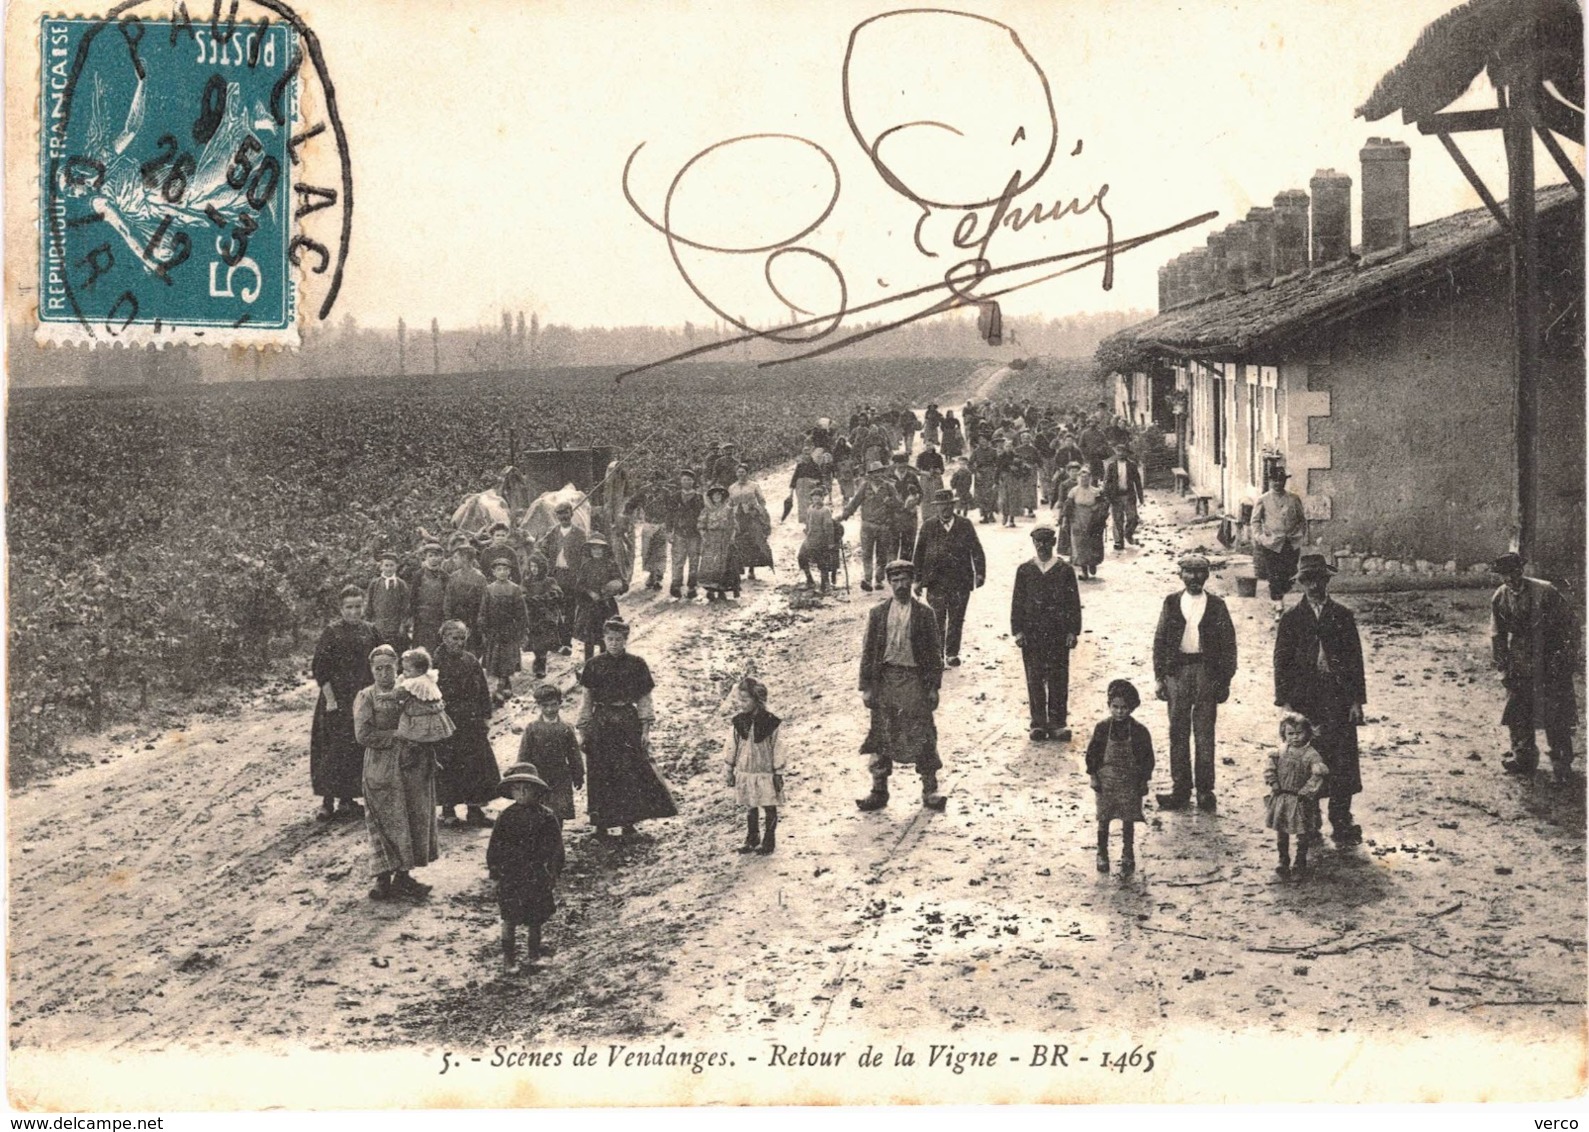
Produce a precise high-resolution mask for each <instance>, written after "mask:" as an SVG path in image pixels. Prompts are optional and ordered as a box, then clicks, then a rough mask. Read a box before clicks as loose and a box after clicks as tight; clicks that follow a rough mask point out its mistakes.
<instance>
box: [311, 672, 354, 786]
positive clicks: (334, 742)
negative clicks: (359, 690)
mask: <svg viewBox="0 0 1589 1132" xmlns="http://www.w3.org/2000/svg"><path fill="white" fill-rule="evenodd" d="M300 718H301V717H300ZM309 782H310V785H311V786H312V788H313V789H314V792H315V794H316V795H318V796H319V797H321V798H362V797H364V748H363V747H361V746H359V743H358V740H357V739H355V738H354V737H353V697H352V696H347V697H345V698H342V699H339V700H338V701H337V710H336V711H326V701H325V693H324V692H322V693H321V694H320V699H319V701H318V702H316V704H315V707H314V720H313V722H312V724H311V725H310V731H309Z"/></svg>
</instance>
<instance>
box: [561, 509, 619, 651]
mask: <svg viewBox="0 0 1589 1132" xmlns="http://www.w3.org/2000/svg"><path fill="white" fill-rule="evenodd" d="M610 550H611V547H610V546H609V545H608V543H607V539H606V538H605V537H604V536H602V535H591V536H590V538H588V539H586V540H585V560H584V561H583V562H581V563H580V564H579V569H578V570H576V571H574V629H573V633H574V636H576V637H578V638H579V639H580V641H581V643H583V645H584V646H585V659H586V660H589V659H590V658H591V656H592V655H594V654H595V653H596V652H598V651H599V650H600V649H601V648H602V647H603V646H602V636H603V635H602V626H603V625H605V624H606V623H607V621H608V619H609V618H613V617H616V616H618V595H619V594H621V593H625V592H627V591H628V589H629V583H628V582H626V581H624V580H623V577H622V575H621V574H620V572H619V569H618V563H617V561H616V560H615V559H614V558H613V557H612V555H611V554H610V553H609V551H610Z"/></svg>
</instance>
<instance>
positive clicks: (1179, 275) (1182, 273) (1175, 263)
mask: <svg viewBox="0 0 1589 1132" xmlns="http://www.w3.org/2000/svg"><path fill="white" fill-rule="evenodd" d="M1188 298H1190V296H1189V295H1188V294H1187V287H1186V256H1185V255H1184V254H1182V255H1178V256H1176V257H1175V258H1174V259H1172V260H1170V305H1171V306H1172V307H1173V306H1179V305H1180V304H1181V303H1184V302H1186V300H1187V299H1188Z"/></svg>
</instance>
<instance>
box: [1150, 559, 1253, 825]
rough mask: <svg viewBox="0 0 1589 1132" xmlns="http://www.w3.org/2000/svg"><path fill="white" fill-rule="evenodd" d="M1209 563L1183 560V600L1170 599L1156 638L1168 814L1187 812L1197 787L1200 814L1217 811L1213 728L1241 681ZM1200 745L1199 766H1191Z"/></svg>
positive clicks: (1231, 628) (1232, 635)
mask: <svg viewBox="0 0 1589 1132" xmlns="http://www.w3.org/2000/svg"><path fill="white" fill-rule="evenodd" d="M1208 572H1209V570H1208V559H1206V558H1204V557H1203V556H1202V555H1200V554H1190V555H1187V556H1186V557H1185V558H1183V559H1181V582H1182V585H1183V588H1182V589H1181V590H1180V591H1179V592H1178V593H1173V594H1170V595H1169V596H1168V597H1166V598H1165V599H1164V607H1163V608H1162V609H1161V610H1160V611H1159V625H1158V629H1157V630H1156V631H1155V632H1154V634H1153V679H1154V681H1155V685H1156V686H1155V691H1156V692H1157V694H1158V698H1159V699H1161V700H1164V701H1165V702H1167V703H1168V704H1169V711H1170V778H1171V788H1170V793H1168V794H1160V795H1159V798H1158V802H1159V808H1160V809H1162V810H1184V809H1185V808H1186V807H1187V804H1188V803H1189V802H1190V800H1191V797H1192V789H1193V786H1194V785H1195V786H1196V788H1197V808H1198V809H1200V810H1212V809H1214V805H1215V803H1214V762H1215V760H1214V724H1215V721H1216V720H1217V718H1218V714H1219V705H1220V704H1222V703H1224V702H1225V701H1226V700H1227V699H1228V698H1229V697H1230V681H1231V678H1232V677H1233V676H1235V675H1236V626H1235V625H1234V624H1233V623H1232V622H1231V619H1230V610H1228V609H1227V608H1226V607H1225V602H1224V600H1223V599H1221V598H1219V597H1217V596H1215V595H1214V594H1211V593H1209V592H1207V590H1206V589H1205V587H1206V586H1207V585H1208ZM1194 741H1195V743H1196V747H1197V764H1196V767H1195V773H1194V768H1193V765H1192V745H1193V743H1194Z"/></svg>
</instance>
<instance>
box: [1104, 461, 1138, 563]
mask: <svg viewBox="0 0 1589 1132" xmlns="http://www.w3.org/2000/svg"><path fill="white" fill-rule="evenodd" d="M1103 497H1104V498H1105V499H1107V500H1108V501H1109V516H1110V518H1111V520H1112V521H1113V523H1114V530H1115V549H1116V550H1124V549H1125V548H1126V543H1128V542H1129V543H1130V544H1131V545H1132V546H1136V545H1137V522H1138V516H1137V507H1138V506H1139V505H1140V504H1141V503H1142V499H1143V495H1142V465H1141V464H1138V463H1137V462H1136V461H1135V460H1133V459H1132V458H1131V455H1130V450H1129V449H1128V448H1127V447H1126V446H1125V445H1124V444H1116V445H1115V446H1114V458H1113V459H1111V460H1110V461H1109V462H1108V463H1107V464H1105V465H1104V468H1103Z"/></svg>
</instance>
